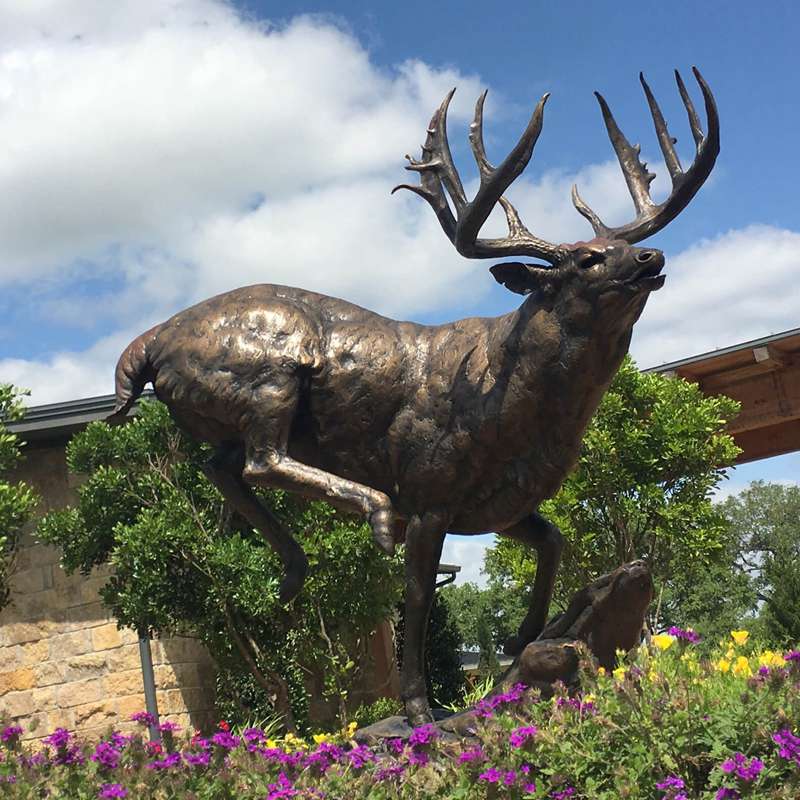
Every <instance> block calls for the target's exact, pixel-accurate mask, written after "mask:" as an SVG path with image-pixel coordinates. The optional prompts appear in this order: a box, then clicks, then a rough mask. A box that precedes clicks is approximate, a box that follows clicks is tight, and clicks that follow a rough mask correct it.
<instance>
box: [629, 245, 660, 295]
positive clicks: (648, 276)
mask: <svg viewBox="0 0 800 800" xmlns="http://www.w3.org/2000/svg"><path fill="white" fill-rule="evenodd" d="M651 252H652V256H651V257H650V258H648V259H647V261H646V262H645V263H644V264H643V265H642V268H641V269H640V270H639V271H638V272H637V273H636V274H635V275H634V276H633V277H632V278H631V279H630V280H629V281H626V282H627V283H630V284H632V285H634V286H636V288H637V289H638V288H641V289H647V290H648V291H651V292H653V291H655V290H656V289H660V288H661V287H662V286H663V285H664V281H665V280H666V277H667V276H666V275H662V274H661V270H662V269H664V256H663V255H662V254H661V253H659V252H655V251H651Z"/></svg>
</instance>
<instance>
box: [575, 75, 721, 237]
mask: <svg viewBox="0 0 800 800" xmlns="http://www.w3.org/2000/svg"><path fill="white" fill-rule="evenodd" d="M692 72H694V76H695V78H696V79H697V83H698V84H699V85H700V90H701V91H702V93H703V100H704V102H705V106H706V116H707V117H708V133H707V134H704V133H703V131H702V129H701V127H700V120H699V118H698V116H697V112H696V111H695V109H694V105H693V104H692V101H691V99H690V98H689V93H688V92H687V91H686V86H685V85H684V83H683V80H682V79H681V76H680V73H679V72H678V70H675V80H676V81H677V83H678V91H679V92H680V94H681V99H682V100H683V104H684V106H685V107H686V112H687V114H688V115H689V126H690V128H691V130H692V136H693V137H694V141H695V146H696V148H697V154H696V156H695V159H694V161H693V162H692V165H691V166H690V167H689V169H688V170H686V171H685V172H684V171H683V169H682V167H681V163H680V161H679V160H678V154H677V153H676V152H675V142H676V141H677V140H676V139H673V138H672V136H670V134H669V131H668V130H667V124H666V122H665V121H664V117H663V115H662V114H661V109H660V108H659V107H658V103H657V102H656V99H655V97H653V93H652V92H651V91H650V87H649V86H648V85H647V81H645V79H644V75H642V74H641V73H639V80H640V81H641V83H642V88H643V89H644V93H645V96H646V97H647V104H648V105H649V106H650V113H651V114H652V116H653V122H654V123H655V127H656V135H657V136H658V143H659V146H660V147H661V152H662V153H663V154H664V161H665V163H666V165H667V169H668V170H669V174H670V177H671V178H672V191H671V192H670V195H669V197H668V198H667V199H666V200H665V201H664V202H663V203H659V204H658V205H656V204H655V203H654V202H653V200H652V198H651V197H650V183H651V181H652V180H653V178H655V175H654V174H653V173H652V172H648V171H647V164H643V163H642V162H641V161H640V160H639V145H633V146H631V144H630V142H628V140H627V139H626V138H625V135H624V134H623V133H622V131H621V130H620V129H619V127H618V126H617V123H616V121H615V120H614V117H613V115H612V114H611V110H610V109H609V107H608V104H607V103H606V101H605V99H604V98H603V96H602V95H601V94H600V93H599V92H595V96H596V97H597V101H598V102H599V103H600V109H601V111H602V112H603V120H604V122H605V124H606V129H607V130H608V136H609V138H610V139H611V144H612V145H613V147H614V151H615V152H616V154H617V158H618V159H619V164H620V166H621V167H622V172H623V174H624V175H625V182H626V183H627V184H628V191H629V192H630V194H631V197H632V198H633V204H634V206H635V207H636V219H634V220H633V222H629V223H628V224H627V225H622V226H620V227H618V228H609V227H608V226H607V225H605V224H604V223H603V222H602V221H601V219H600V217H598V216H597V214H595V212H594V211H592V209H591V208H589V206H587V205H586V203H584V202H583V200H582V199H581V196H580V195H579V194H578V189H577V187H576V186H573V187H572V202H573V203H574V204H575V208H577V209H578V211H579V212H580V213H581V214H583V216H584V217H586V219H588V220H589V222H590V223H591V225H592V227H593V228H594V232H595V234H596V235H597V236H602V237H604V238H606V239H623V240H625V241H626V242H628V243H629V244H633V243H634V242H639V241H641V240H642V239H645V238H646V237H648V236H652V234H654V233H656V232H657V231H660V230H661V229H662V228H663V227H665V226H666V225H667V224H668V223H669V222H671V221H672V220H673V219H674V218H675V217H676V216H677V215H678V214H679V213H680V212H681V211H682V210H683V209H684V208H685V207H686V206H687V205H688V203H689V201H690V200H691V199H692V198H693V197H694V196H695V194H696V193H697V190H698V189H699V188H700V187H701V186H702V185H703V183H704V182H705V180H706V178H707V177H708V176H709V174H710V172H711V169H712V168H713V166H714V162H715V161H716V159H717V155H718V154H719V117H718V115H717V106H716V103H715V102H714V96H713V95H712V94H711V89H709V88H708V84H707V83H706V82H705V80H704V79H703V76H702V75H701V74H700V71H699V70H698V69H697V67H692Z"/></svg>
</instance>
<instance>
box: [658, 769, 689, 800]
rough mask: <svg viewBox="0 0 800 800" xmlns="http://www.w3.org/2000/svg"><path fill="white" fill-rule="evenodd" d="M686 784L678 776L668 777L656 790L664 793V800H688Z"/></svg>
mask: <svg viewBox="0 0 800 800" xmlns="http://www.w3.org/2000/svg"><path fill="white" fill-rule="evenodd" d="M685 788H686V784H685V783H684V782H683V780H682V779H681V778H679V777H678V776H677V775H668V776H667V777H666V778H664V780H663V781H661V783H657V784H656V789H660V790H661V791H662V792H664V797H663V798H662V800H687V797H686V793H685V792H683V791H681V789H685Z"/></svg>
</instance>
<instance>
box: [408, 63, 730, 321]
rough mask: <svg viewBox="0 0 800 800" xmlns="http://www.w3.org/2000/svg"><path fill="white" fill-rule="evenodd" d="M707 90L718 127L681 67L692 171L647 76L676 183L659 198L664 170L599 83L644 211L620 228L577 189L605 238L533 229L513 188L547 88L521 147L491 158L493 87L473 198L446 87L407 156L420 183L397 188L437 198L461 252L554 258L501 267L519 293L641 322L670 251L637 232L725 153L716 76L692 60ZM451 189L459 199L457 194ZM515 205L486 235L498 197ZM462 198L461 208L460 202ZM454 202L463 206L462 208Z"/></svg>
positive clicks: (609, 125) (476, 138)
mask: <svg viewBox="0 0 800 800" xmlns="http://www.w3.org/2000/svg"><path fill="white" fill-rule="evenodd" d="M692 69H693V72H694V75H695V78H696V79H697V82H698V84H699V86H700V90H701V91H702V94H703V100H704V103H705V108H706V115H707V117H708V133H705V134H704V133H703V131H702V129H701V127H700V121H699V118H698V116H697V112H696V111H695V109H694V105H693V104H692V101H691V99H690V97H689V93H688V92H687V91H686V86H685V85H684V83H683V80H682V79H681V76H680V74H679V73H678V72H677V70H676V72H675V78H676V80H677V83H678V90H679V92H680V95H681V98H682V100H683V103H684V106H685V107H686V111H687V114H688V116H689V126H690V128H691V131H692V136H693V137H694V141H695V146H696V151H697V152H696V156H695V159H694V161H693V163H692V165H691V166H690V167H689V168H688V169H687V170H686V171H684V170H683V169H682V167H681V164H680V161H679V160H678V155H677V153H676V151H675V142H676V140H675V139H673V138H672V136H670V134H669V131H668V130H667V125H666V122H665V121H664V117H663V115H662V113H661V110H660V108H659V107H658V103H657V102H656V99H655V97H654V96H653V93H652V92H651V91H650V87H649V86H648V85H647V82H646V81H645V79H644V76H642V75H640V76H639V78H640V80H641V83H642V87H643V88H644V92H645V96H646V97H647V102H648V105H649V106H650V112H651V114H652V117H653V122H654V123H655V128H656V135H657V137H658V143H659V145H660V147H661V152H662V153H663V155H664V161H665V163H666V165H667V169H668V170H669V173H670V176H671V178H672V191H671V192H670V195H669V197H667V199H666V200H664V202H662V203H659V204H656V203H654V202H653V200H652V198H651V197H650V183H651V182H652V180H653V178H654V177H655V175H654V174H653V173H651V172H648V171H647V164H644V163H642V162H641V161H640V160H639V146H638V145H631V144H630V143H629V142H628V140H627V139H626V138H625V136H624V134H623V133H622V131H620V129H619V127H618V126H617V123H616V121H615V120H614V117H613V115H612V114H611V110H610V109H609V107H608V104H607V103H606V101H605V100H604V99H603V97H602V96H601V95H600V94H599V93H597V92H595V95H596V97H597V100H598V102H599V103H600V109H601V111H602V114H603V120H604V121H605V125H606V129H607V130H608V135H609V138H610V139H611V144H612V145H613V147H614V151H615V152H616V154H617V158H618V160H619V163H620V166H621V168H622V172H623V174H624V176H625V182H626V183H627V185H628V190H629V192H630V194H631V197H632V198H633V203H634V206H635V208H636V217H635V219H634V220H633V222H630V223H628V224H626V225H622V226H619V227H616V228H611V227H609V226H607V225H605V224H604V223H603V222H602V221H601V220H600V218H599V217H598V215H597V214H596V213H595V212H594V211H593V210H592V209H591V208H589V206H588V205H586V203H585V202H584V201H583V200H582V199H581V196H580V195H579V194H578V190H577V188H576V187H573V190H572V202H573V203H574V205H575V208H576V209H577V210H578V211H579V212H580V213H581V214H582V215H583V216H584V217H586V219H587V220H589V222H590V223H591V225H592V227H593V229H594V232H595V238H594V239H592V240H591V241H588V242H575V243H573V244H559V245H555V244H551V243H550V242H547V241H545V240H543V239H540V238H538V237H537V236H535V235H534V234H532V233H531V232H530V231H529V230H528V229H527V228H526V227H525V225H523V223H522V221H521V220H520V218H519V214H518V213H517V211H516V209H515V208H514V206H512V205H511V203H510V202H509V201H508V200H507V199H506V198H505V197H503V192H504V191H505V190H506V189H507V188H508V187H509V186H510V185H511V183H512V182H513V181H514V180H515V178H516V177H517V176H518V175H519V174H520V173H521V172H522V171H523V170H524V169H525V167H526V166H527V164H528V162H529V161H530V159H531V155H532V154H533V148H534V145H535V144H536V140H537V139H538V138H539V134H540V132H541V130H542V120H543V115H544V106H545V103H546V102H547V98H548V97H549V95H547V94H546V95H544V97H542V99H541V100H540V101H539V103H538V105H537V106H536V109H535V110H534V112H533V116H532V117H531V120H530V122H529V123H528V126H527V128H526V129H525V132H524V133H523V134H522V137H521V138H520V140H519V141H518V142H517V144H516V146H515V147H514V148H513V150H512V151H511V152H510V153H509V154H508V156H507V157H506V159H505V160H504V161H503V162H502V164H500V165H499V166H498V167H493V166H492V165H491V164H490V163H489V161H488V159H487V158H486V152H485V149H484V145H483V105H484V102H485V99H486V93H485V92H484V93H483V94H482V95H481V97H480V98H479V99H478V102H477V104H476V106H475V118H474V120H473V122H472V125H471V126H470V133H469V141H470V145H471V146H472V152H473V155H474V156H475V161H476V162H477V164H478V170H479V172H480V187H479V188H478V191H477V193H476V195H475V197H474V199H473V200H471V201H468V200H467V198H466V195H465V193H464V187H463V185H462V183H461V179H460V177H459V175H458V172H457V171H456V168H455V166H454V164H453V159H452V156H451V154H450V147H449V144H448V141H447V130H446V127H447V109H448V106H449V105H450V101H451V99H452V97H453V93H454V92H455V90H453V91H451V92H450V93H449V94H448V95H447V97H445V99H444V101H443V102H442V104H441V106H440V107H439V108H438V109H437V111H436V112H435V113H434V115H433V118H432V119H431V122H430V125H429V126H428V135H427V138H426V140H425V144H424V145H423V146H422V157H421V158H420V159H419V160H416V159H412V158H411V157H409V156H406V158H407V159H408V161H409V164H408V166H407V167H406V168H407V169H409V170H413V171H414V172H418V173H419V176H420V184H419V185H418V186H412V185H408V184H402V185H401V186H398V187H396V188H395V191H396V190H397V189H400V188H402V189H410V190H411V191H412V192H415V193H416V194H418V195H420V196H421V197H423V198H424V199H425V200H427V201H428V203H430V205H431V206H432V208H433V210H434V212H435V213H436V216H437V218H438V220H439V223H440V224H441V226H442V229H443V230H444V232H445V234H447V237H448V238H449V239H450V241H452V242H453V244H454V245H455V247H456V250H458V252H459V253H461V255H463V256H466V257H468V258H497V257H502V256H530V257H534V258H539V259H542V260H544V261H546V262H548V264H549V266H545V265H542V264H536V263H523V262H505V263H501V264H496V265H494V266H493V267H492V268H491V271H492V274H493V275H494V277H495V278H496V280H497V281H498V282H500V283H502V284H503V285H504V286H505V287H506V288H508V289H510V290H511V291H513V292H517V293H519V294H524V295H525V294H535V295H536V296H537V297H549V298H551V299H552V301H553V302H556V303H570V301H572V300H578V301H579V302H580V304H582V306H583V307H584V308H585V309H586V310H587V311H588V312H590V313H593V314H595V315H597V314H600V315H601V316H602V315H604V314H605V313H606V312H607V313H609V314H610V315H611V316H613V317H614V318H615V319H620V320H621V321H623V320H627V321H629V322H630V323H631V324H632V323H633V322H634V321H635V319H636V317H638V315H639V313H641V310H642V308H643V307H644V303H645V302H646V300H647V297H648V296H649V294H650V292H651V291H654V290H655V289H659V288H661V286H662V285H663V283H664V276H663V275H661V270H662V269H663V267H664V255H663V253H662V252H661V251H660V250H654V249H645V248H641V247H634V244H635V243H636V242H639V241H641V240H642V239H645V238H647V237H648V236H652V235H653V234H654V233H656V232H657V231H660V230H661V229H662V228H663V227H665V226H666V225H667V224H668V223H669V222H670V221H671V220H673V219H674V218H675V217H676V216H677V215H678V214H679V213H680V212H681V211H682V210H683V209H684V208H685V207H686V205H688V203H689V201H690V200H691V199H692V198H693V197H694V195H695V194H696V193H697V191H698V189H699V188H700V187H701V186H702V185H703V183H704V181H705V180H706V178H707V177H708V176H709V174H710V173H711V170H712V168H713V166H714V162H715V161H716V158H717V155H718V153H719V118H718V115H717V109H716V104H715V102H714V97H713V95H712V94H711V90H710V89H709V88H708V84H707V83H706V82H705V80H704V79H703V77H702V75H700V72H699V71H698V70H697V68H694V67H693V68H692ZM448 196H449V199H450V202H448ZM497 203H499V204H500V205H501V207H502V208H503V210H504V211H505V214H506V220H507V222H508V235H507V236H505V237H504V238H501V239H480V238H478V234H479V233H480V230H481V228H482V227H483V224H484V223H485V222H486V219H487V218H488V216H489V214H490V213H491V211H492V209H493V208H494V206H495V204H497ZM451 204H452V208H451ZM453 209H454V210H455V213H453Z"/></svg>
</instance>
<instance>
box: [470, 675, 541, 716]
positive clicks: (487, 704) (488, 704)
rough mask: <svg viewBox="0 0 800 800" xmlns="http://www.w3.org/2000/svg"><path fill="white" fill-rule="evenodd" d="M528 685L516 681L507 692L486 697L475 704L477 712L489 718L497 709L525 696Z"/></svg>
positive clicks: (478, 714) (477, 714)
mask: <svg viewBox="0 0 800 800" xmlns="http://www.w3.org/2000/svg"><path fill="white" fill-rule="evenodd" d="M527 688H528V687H527V686H525V684H524V683H515V684H514V685H513V686H512V687H511V688H510V689H509V690H508V691H507V692H504V693H503V694H496V695H493V696H492V697H485V698H484V699H483V700H480V701H478V703H477V704H476V706H475V714H476V716H479V717H485V718H487V719H488V718H489V717H491V716H493V715H494V712H495V709H497V708H499V707H500V706H502V705H505V704H508V703H516V702H518V701H519V700H521V699H522V698H523V697H524V696H525V691H526V689H527Z"/></svg>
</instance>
